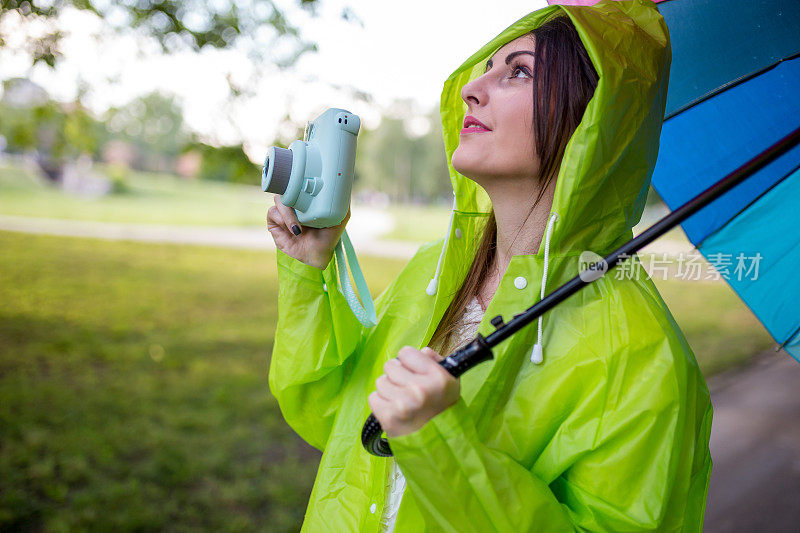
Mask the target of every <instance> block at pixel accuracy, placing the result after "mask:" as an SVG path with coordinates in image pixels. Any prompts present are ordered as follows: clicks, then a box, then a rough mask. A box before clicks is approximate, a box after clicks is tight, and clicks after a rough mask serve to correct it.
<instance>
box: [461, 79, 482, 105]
mask: <svg viewBox="0 0 800 533" xmlns="http://www.w3.org/2000/svg"><path fill="white" fill-rule="evenodd" d="M485 77H486V75H485V74H484V75H482V76H481V77H479V78H476V79H474V80H472V81H471V82H469V83H467V84H466V85H464V86H463V87H462V88H461V99H462V100H464V101H465V102H466V103H467V105H485V104H486V100H487V95H486V90H485V87H484V78H485Z"/></svg>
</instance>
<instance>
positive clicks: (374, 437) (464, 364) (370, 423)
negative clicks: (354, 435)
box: [361, 333, 493, 457]
mask: <svg viewBox="0 0 800 533" xmlns="http://www.w3.org/2000/svg"><path fill="white" fill-rule="evenodd" d="M492 357H493V355H492V349H491V348H490V347H489V344H488V343H487V342H486V339H485V338H484V337H483V336H482V335H481V334H480V333H478V335H477V336H476V337H475V339H474V340H473V341H472V342H470V343H469V344H467V345H466V346H464V347H463V348H460V349H458V350H456V351H455V352H453V353H452V354H450V355H448V356H447V357H445V358H444V359H442V360H441V361H439V364H440V365H442V367H443V368H444V369H445V370H447V371H448V372H449V373H450V374H451V375H452V376H453V377H455V378H457V377H459V376H460V375H461V374H463V373H464V372H466V371H467V370H469V369H470V368H472V367H474V366H475V365H477V364H479V363H482V362H484V361H488V360H489V359H492ZM381 433H383V428H381V423H380V422H378V419H377V418H375V415H374V414H372V413H370V415H369V416H368V417H367V421H366V422H364V427H363V428H362V429H361V444H362V445H363V446H364V448H365V449H366V450H367V451H368V452H369V453H371V454H372V455H377V456H378V457H391V456H392V449H391V448H390V447H389V441H388V440H386V439H384V438H382V437H381Z"/></svg>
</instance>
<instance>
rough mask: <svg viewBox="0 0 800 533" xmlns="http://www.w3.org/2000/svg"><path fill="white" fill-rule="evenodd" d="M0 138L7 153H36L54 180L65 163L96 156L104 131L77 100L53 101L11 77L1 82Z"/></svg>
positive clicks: (39, 161) (32, 86)
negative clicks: (3, 141) (4, 143)
mask: <svg viewBox="0 0 800 533" xmlns="http://www.w3.org/2000/svg"><path fill="white" fill-rule="evenodd" d="M23 96H27V97H23ZM0 135H3V136H4V137H5V138H6V142H7V143H8V150H9V151H17V152H26V151H35V152H36V160H37V163H38V164H39V166H40V167H41V168H42V170H43V171H44V173H45V175H46V176H47V177H48V178H50V179H51V180H54V181H57V180H58V179H59V178H60V176H61V171H62V168H63V165H64V163H65V162H66V161H68V160H72V159H75V158H77V157H78V156H80V155H82V154H87V155H92V156H96V155H97V152H98V149H99V146H100V142H101V139H102V138H103V136H104V135H105V130H104V127H103V125H102V124H101V123H100V122H98V121H97V120H95V118H94V117H93V116H92V115H91V113H89V111H88V110H87V109H86V108H85V107H83V105H81V103H80V99H79V98H78V99H76V100H75V101H74V102H69V103H66V104H62V103H59V102H55V101H53V100H50V98H49V97H48V96H47V93H45V92H44V91H41V93H40V92H39V91H37V90H36V86H35V85H34V84H31V83H30V82H29V81H28V80H25V79H20V78H13V79H11V80H6V81H5V82H3V99H2V100H0Z"/></svg>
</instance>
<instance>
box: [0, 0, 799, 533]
mask: <svg viewBox="0 0 800 533" xmlns="http://www.w3.org/2000/svg"><path fill="white" fill-rule="evenodd" d="M544 5H545V2H544V1H540V2H523V1H497V2H493V3H492V4H491V5H486V4H485V3H482V2H457V3H456V2H442V3H431V2H422V1H416V0H415V1H408V2H403V3H402V4H396V3H392V4H387V3H383V2H367V1H365V0H353V1H350V2H343V1H339V0H304V1H293V2H290V1H288V0H287V1H281V2H279V1H257V0H216V1H214V2H201V1H192V0H190V1H176V0H123V1H119V2H109V1H103V0H65V1H60V0H52V1H42V0H33V1H30V0H29V1H23V2H19V1H11V2H5V1H4V2H3V3H2V8H0V82H2V92H1V93H0V530H4V531H15V530H19V531H22V530H25V531H74V530H103V531H105V530H111V529H120V530H124V531H127V530H143V531H147V530H164V529H168V530H210V529H213V530H221V531H253V530H269V531H297V530H299V528H300V524H301V522H302V518H303V514H304V511H305V505H306V502H307V501H308V496H309V494H310V491H311V487H312V485H313V481H314V476H315V473H316V468H317V465H318V463H319V458H320V452H318V451H317V450H315V449H314V448H312V447H310V446H309V445H307V444H306V443H304V442H303V441H302V440H301V439H300V438H299V437H298V436H297V435H296V434H294V432H293V431H292V430H291V429H290V428H289V427H288V426H287V425H286V424H285V422H284V421H283V419H282V417H281V414H280V411H279V410H278V407H277V404H276V402H275V400H274V398H272V396H271V395H270V392H269V388H268V383H267V373H268V368H269V357H270V352H271V348H272V342H273V334H274V330H275V325H276V320H277V302H276V296H277V276H276V265H275V253H274V249H273V244H272V239H271V237H270V235H269V233H268V232H267V230H266V225H265V218H266V211H267V208H268V207H269V206H270V205H272V195H268V194H265V193H263V192H262V191H261V190H260V188H259V186H258V184H259V182H260V172H261V168H260V164H261V162H262V161H263V158H264V156H265V155H266V151H267V148H268V147H269V146H270V145H278V146H282V147H286V146H288V144H289V143H291V142H292V141H293V140H295V139H299V138H302V134H303V129H304V127H305V124H306V122H307V121H309V120H312V119H314V118H315V117H316V116H318V115H319V114H320V113H322V112H323V111H324V110H325V109H326V108H328V107H342V108H345V109H348V110H350V111H351V112H354V113H356V114H358V115H359V116H361V117H362V130H361V132H360V134H359V140H358V155H357V162H356V176H355V183H354V195H353V216H352V218H351V221H350V223H349V226H348V231H349V232H350V234H351V236H352V237H353V240H354V242H355V244H356V248H357V250H358V252H359V256H360V260H361V262H362V266H363V268H364V271H365V273H366V276H367V278H368V281H369V285H370V289H371V291H372V293H373V295H377V294H379V293H380V292H381V290H382V289H383V288H384V287H385V286H386V285H387V284H388V283H389V282H390V281H391V280H392V279H393V278H394V277H395V276H396V274H397V273H398V272H399V271H400V269H401V268H402V267H403V265H404V264H405V262H406V261H407V260H408V258H410V256H411V255H412V254H413V253H414V251H415V250H416V249H417V247H418V246H419V245H420V244H421V243H423V242H426V241H430V240H433V239H438V238H440V237H442V236H443V235H444V232H445V231H446V228H447V219H448V209H449V205H450V201H451V188H450V183H449V179H448V177H447V171H446V166H445V159H444V158H445V154H444V148H443V144H442V139H441V130H440V122H439V117H438V98H439V92H440V90H441V85H442V83H443V81H444V80H445V79H446V78H447V76H448V75H449V73H450V72H451V71H452V70H454V69H455V68H456V67H457V66H458V65H459V64H460V63H461V62H462V61H463V60H464V59H466V58H467V57H468V56H469V55H470V54H471V53H472V52H473V51H474V50H475V49H477V48H478V47H479V46H481V45H482V44H483V43H484V42H486V41H488V40H489V39H490V38H492V37H493V36H494V35H495V34H496V33H498V32H499V31H501V30H502V29H503V28H505V27H506V26H508V25H509V24H510V23H512V22H513V21H515V20H517V19H518V18H520V17H521V16H523V15H524V14H526V13H528V12H530V11H532V10H534V9H538V8H540V7H543V6H544ZM665 213H666V208H665V207H664V204H663V203H662V202H661V201H660V199H659V198H658V195H657V194H655V192H654V191H652V190H651V193H650V195H649V197H648V203H647V208H646V211H645V215H644V217H643V219H642V221H641V223H640V224H639V225H638V226H637V227H636V229H635V232H636V233H639V232H640V231H642V230H643V229H645V228H647V227H648V226H649V225H650V224H652V223H653V222H654V221H655V220H657V219H658V218H659V217H661V216H663V215H664V214H665ZM640 255H641V257H642V260H643V262H644V263H645V264H646V265H650V266H651V267H653V268H654V269H656V268H657V269H658V270H653V271H652V277H653V279H654V281H655V283H656V285H657V286H658V288H659V290H660V291H661V293H662V295H663V296H664V298H665V300H666V301H667V303H668V305H669V307H670V309H671V310H672V312H673V314H674V316H675V318H676V320H677V322H678V324H679V325H680V326H681V328H682V329H683V331H684V333H685V334H686V336H687V338H688V340H689V343H690V345H691V346H692V348H693V350H694V352H695V355H696V356H697V359H698V361H699V363H700V366H701V368H702V370H703V372H704V374H705V375H706V377H707V378H709V379H711V378H712V377H714V376H731V375H738V374H731V372H741V371H743V370H742V369H744V370H746V369H748V368H750V367H752V366H753V364H762V365H763V364H764V360H765V359H764V357H767V358H774V357H778V356H777V355H772V354H771V353H772V347H773V346H774V342H773V341H772V340H771V339H770V337H769V335H768V334H767V333H766V331H765V330H764V328H763V327H761V325H760V324H759V323H758V321H757V320H756V319H755V318H754V317H753V315H752V314H751V313H750V312H749V310H748V309H747V308H746V307H745V306H744V305H743V304H742V303H741V301H740V300H739V299H738V297H737V296H736V295H735V294H734V293H733V291H732V290H731V289H730V288H729V287H728V285H727V284H726V283H725V282H724V280H722V279H720V278H719V276H715V275H713V270H714V269H713V267H712V266H710V265H709V264H707V263H706V262H705V261H704V260H703V259H702V257H700V256H699V255H698V254H696V252H695V253H693V251H692V246H691V245H690V244H689V243H688V241H687V240H686V239H685V236H684V235H683V232H682V230H680V229H679V228H678V229H675V230H673V231H671V232H670V233H669V234H668V235H666V236H665V237H663V238H662V239H660V240H659V241H658V242H656V243H653V244H651V245H650V246H649V247H648V248H647V249H645V250H643V252H642V253H641V254H640ZM690 256H696V257H694V261H695V262H697V264H700V265H701V266H702V272H701V274H700V275H699V276H696V277H695V278H696V279H695V278H691V277H689V276H686V271H685V269H684V270H683V271H682V270H681V269H682V265H684V263H682V261H685V260H686V259H687V258H688V257H690ZM681 258H683V259H681ZM765 354H766V355H765ZM783 356H784V357H785V356H786V355H785V354H783ZM769 360H770V361H771V360H772V359H769ZM754 362H756V363H754ZM737 379H738V378H737ZM737 379H734V381H737ZM730 381H731V378H729V377H726V381H725V383H729V382H730ZM715 407H716V403H715ZM715 424H716V419H715ZM712 439H713V437H712ZM354 445H355V444H354ZM719 468H720V466H719V465H718V464H717V462H716V461H715V469H716V470H718V469H719ZM723 468H724V467H723ZM795 468H796V469H798V470H800V462H798V463H797V464H795ZM723 472H726V471H725V470H723ZM727 472H731V471H727ZM715 475H716V474H715ZM734 477H735V476H734ZM792 479H794V478H792ZM790 482H791V483H794V482H793V481H791V479H790ZM798 486H800V485H793V484H790V485H788V487H789V489H787V490H789V494H790V495H791V494H792V493H791V491H792V490H800V489H798V488H797V487H798ZM713 489H714V484H713V481H712V492H713ZM726 501H727V500H726ZM798 501H800V500H798ZM715 509H720V511H719V513H718V514H719V517H717V518H714V521H715V522H714V523H712V524H708V521H707V525H709V526H710V527H709V529H713V528H714V527H715V525H716V526H719V525H720V524H725V523H726V520H725V517H726V516H729V514H726V513H725V512H723V511H724V509H723V507H722V503H721V504H719V506H718V507H717V508H715ZM715 512H716V511H715ZM785 516H788V515H785ZM739 523H740V524H741V523H743V522H741V521H740V522H739ZM795 523H796V522H795ZM720 530H722V529H720Z"/></svg>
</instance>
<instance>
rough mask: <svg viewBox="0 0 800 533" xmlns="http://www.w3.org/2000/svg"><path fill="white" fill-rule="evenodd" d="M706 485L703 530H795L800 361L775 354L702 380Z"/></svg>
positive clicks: (799, 494)
mask: <svg viewBox="0 0 800 533" xmlns="http://www.w3.org/2000/svg"><path fill="white" fill-rule="evenodd" d="M708 386H709V390H710V392H711V403H712V404H713V406H714V419H713V423H712V425H711V460H712V461H713V466H712V469H711V484H710V487H709V491H708V502H707V504H706V517H705V527H704V531H706V532H708V533H716V532H725V533H729V532H743V533H744V532H748V533H749V532H752V531H769V532H770V533H782V532H787V533H789V532H791V533H797V532H798V531H800V363H798V362H797V361H796V360H794V359H793V358H792V357H791V356H790V355H789V354H787V353H786V352H785V351H783V350H781V351H780V352H778V353H775V351H774V350H773V349H769V350H767V351H765V352H763V353H761V354H758V355H757V356H756V357H755V358H754V360H753V361H752V362H751V363H750V364H748V365H747V366H745V367H743V368H740V369H733V370H729V371H726V372H723V373H721V374H717V375H716V376H712V377H711V378H709V379H708Z"/></svg>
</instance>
